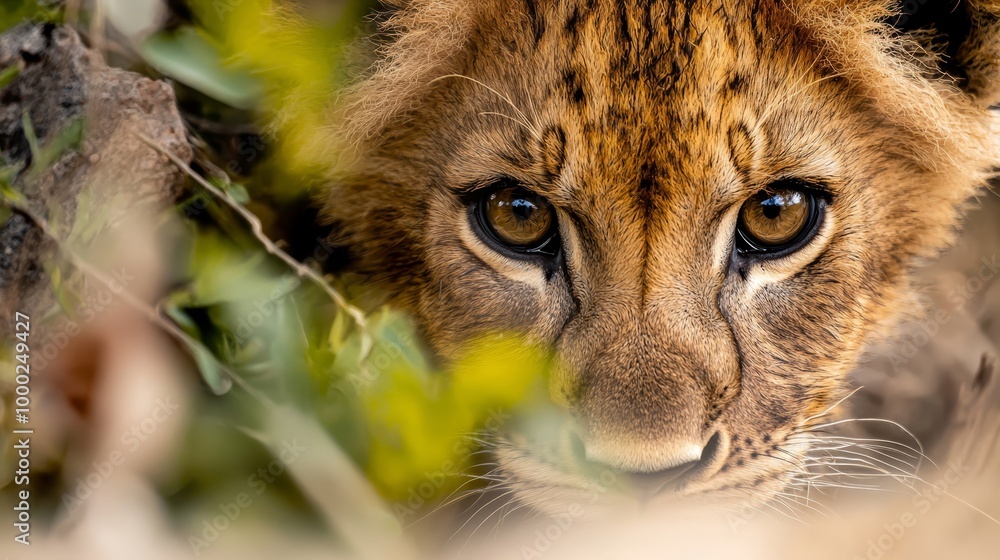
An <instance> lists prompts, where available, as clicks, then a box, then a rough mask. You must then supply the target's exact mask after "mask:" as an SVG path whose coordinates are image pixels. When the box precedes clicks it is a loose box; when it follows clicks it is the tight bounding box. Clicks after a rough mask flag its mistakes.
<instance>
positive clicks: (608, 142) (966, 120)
mask: <svg viewBox="0 0 1000 560" xmlns="http://www.w3.org/2000/svg"><path fill="white" fill-rule="evenodd" d="M938 4H941V3H935V2H934V1H933V0H929V2H928V3H927V6H928V8H927V9H934V10H937V11H938V12H940V14H941V17H952V18H954V17H961V18H964V19H963V20H962V21H964V22H966V29H967V32H966V33H962V34H960V36H959V35H956V36H945V35H943V34H942V32H941V31H940V30H939V29H938V28H936V27H934V26H931V27H928V28H922V29H909V28H906V27H905V26H901V27H893V26H892V25H890V23H889V22H892V21H894V19H893V16H894V11H893V9H894V8H893V6H892V5H891V4H890V3H889V2H884V1H876V0H842V1H833V0H813V1H808V0H794V1H792V0H788V1H772V2H767V1H763V0H761V1H757V2H744V1H735V0H704V1H701V0H689V1H684V2H666V1H653V2H618V1H610V0H579V1H572V0H567V1H562V2H556V1H550V0H523V1H516V0H515V1H510V2H499V1H480V2H473V1H469V0H412V1H409V2H402V3H401V4H400V5H399V6H396V7H395V8H394V11H393V12H392V14H391V15H390V16H389V17H388V18H387V19H386V20H385V23H384V25H383V28H382V30H381V32H382V34H383V36H384V37H385V39H386V42H385V43H384V45H383V46H382V47H381V48H380V51H379V53H378V57H379V62H377V63H376V64H375V65H374V66H373V67H372V68H371V70H370V72H369V73H368V74H367V76H366V77H365V78H364V79H363V80H361V81H360V82H359V83H358V84H357V85H355V86H354V87H353V88H352V89H350V90H349V91H347V92H346V93H345V94H344V96H343V98H342V99H341V102H342V103H341V113H340V114H341V117H342V119H341V122H339V123H338V125H337V128H336V131H337V137H338V138H347V139H350V141H351V142H352V143H353V146H354V147H355V149H356V154H357V158H356V159H355V161H354V162H353V164H352V165H351V166H350V167H349V168H348V169H347V170H343V171H342V172H341V173H340V174H339V175H338V176H337V177H336V179H335V181H334V182H333V184H332V186H331V190H330V194H329V197H328V199H327V200H328V201H327V203H326V215H327V216H328V217H329V219H330V220H331V221H332V222H334V223H335V224H336V225H337V231H338V232H339V235H340V237H339V241H340V242H341V243H343V244H345V245H346V246H347V247H348V248H349V249H350V251H351V252H352V254H353V256H354V258H355V260H354V266H355V269H356V270H357V271H358V272H360V273H362V274H365V275H367V276H368V277H369V278H370V280H371V281H372V282H374V283H377V284H378V285H380V286H381V287H383V288H384V289H385V290H386V293H387V294H389V296H390V298H391V301H392V302H393V303H395V304H396V305H399V306H401V307H403V308H405V309H407V310H408V311H410V312H411V313H413V315H414V317H415V318H416V320H417V322H418V324H419V325H420V327H421V329H422V331H423V332H424V334H425V335H426V337H427V339H428V341H429V342H430V344H431V346H432V347H433V349H434V350H435V351H436V352H437V353H438V354H439V355H440V356H441V357H442V358H443V359H447V358H449V357H450V356H453V355H455V354H456V353H457V352H459V351H460V350H461V349H462V348H463V345H464V344H465V343H466V342H467V341H468V340H469V339H470V337H473V336H478V335H481V334H484V333H489V332H496V331H509V330H515V331H519V332H523V333H526V334H527V335H529V336H530V337H531V338H533V339H534V340H537V341H541V342H544V343H547V344H552V345H554V347H555V350H556V353H557V356H558V368H557V374H556V376H555V379H554V381H553V388H552V389H553V394H554V395H555V397H556V399H557V400H558V401H559V402H561V403H562V404H563V405H564V406H565V407H566V409H567V410H568V411H570V412H571V413H572V415H573V416H574V417H575V418H576V419H577V420H578V421H579V425H578V431H579V434H580V437H581V438H582V439H583V441H584V443H585V446H586V450H587V453H588V455H590V456H591V458H593V459H596V460H599V461H600V462H603V463H606V464H608V465H609V466H610V467H612V468H614V469H617V470H621V471H652V470H657V469H660V468H664V467H665V466H669V465H670V464H673V463H674V462H676V459H677V458H678V457H680V456H681V455H683V452H684V449H686V448H687V447H688V446H690V445H696V446H698V447H700V446H703V445H705V443H706V442H707V441H708V440H709V438H711V437H712V436H713V435H714V434H720V437H722V438H723V440H724V441H723V442H722V443H721V445H720V446H719V448H718V449H717V453H718V454H719V455H720V458H718V462H719V465H717V466H720V468H718V469H715V470H713V474H712V476H707V477H704V478H703V479H696V480H693V481H691V482H690V483H689V484H687V485H686V486H685V489H684V492H685V493H687V494H699V493H715V494H726V493H729V494H731V495H733V496H737V497H739V496H742V497H745V495H746V494H747V493H750V494H760V495H766V494H767V493H768V492H772V491H776V490H778V489H780V488H781V486H782V484H783V483H784V481H786V480H787V475H788V473H789V471H790V469H791V467H790V466H789V465H791V464H793V463H794V461H789V460H788V457H801V456H802V454H804V453H805V452H806V450H807V448H808V438H804V437H800V436H802V435H803V432H804V431H805V430H807V429H808V427H809V426H810V423H815V422H816V417H817V415H819V414H822V413H823V412H824V411H826V410H827V409H828V408H829V407H830V406H831V405H832V404H833V403H835V402H836V400H837V399H839V398H840V397H842V396H843V395H844V389H845V387H844V385H845V383H844V379H845V377H846V375H847V374H848V373H849V372H850V370H851V369H852V368H853V367H854V365H855V363H856V361H857V359H858V357H859V356H860V355H861V353H862V352H863V351H864V349H865V347H866V345H867V344H869V343H870V342H871V341H872V339H873V338H874V337H877V336H880V335H882V334H885V333H886V332H887V330H888V328H889V326H890V325H892V323H893V318H894V317H896V316H898V315H899V313H900V312H901V311H903V308H904V307H905V306H906V304H907V302H909V301H910V299H909V297H908V289H909V284H908V280H907V278H908V273H909V271H910V269H911V268H912V267H913V266H914V264H915V263H917V262H918V261H919V260H920V259H924V258H927V257H930V256H933V255H935V254H936V253H938V252H939V251H940V250H941V249H942V248H944V247H946V246H947V244H948V243H949V242H951V240H952V239H953V237H954V232H955V231H956V229H957V227H958V226H959V225H960V220H961V214H962V208H963V204H964V203H965V202H966V201H968V200H969V199H970V197H972V196H974V195H975V194H976V192H977V190H978V189H980V188H981V187H982V186H983V184H984V182H985V180H986V179H987V178H988V177H989V176H990V175H991V173H992V171H993V167H994V166H995V165H997V163H998V162H1000V145H998V136H1000V135H998V134H996V132H997V131H998V128H997V119H996V117H994V116H993V113H992V112H991V111H990V110H989V107H990V106H991V105H993V104H994V103H996V102H997V101H998V98H1000V91H998V84H1000V80H997V73H998V71H1000V65H998V56H997V55H998V52H1000V50H998V49H1000V24H998V17H997V16H998V15H1000V3H997V2H985V1H978V2H971V1H969V2H961V3H960V4H959V5H958V7H957V8H955V9H954V10H953V9H951V6H950V5H949V6H944V8H945V9H942V6H941V5H938ZM896 21H902V20H896ZM941 29H948V27H947V26H944V25H942V26H941ZM501 175H503V176H508V177H512V178H514V179H516V180H518V181H520V182H521V183H523V184H525V185H527V186H528V187H529V188H531V189H533V190H535V191H536V192H538V193H539V194H541V195H543V196H545V197H547V198H548V199H549V200H550V201H551V202H552V203H553V204H554V205H555V207H556V208H557V211H558V215H559V222H560V235H561V236H562V240H563V251H564V259H565V261H564V265H563V266H561V267H560V268H559V270H556V271H548V272H546V271H543V270H542V268H541V267H539V266H538V265H537V264H535V263H524V262H518V261H514V260H511V259H508V258H506V257H503V256H501V255H499V254H497V253H495V252H493V251H491V250H490V248H489V247H488V246H486V245H485V244H483V243H482V242H481V241H480V240H478V239H477V238H476V236H475V235H474V234H473V233H471V231H470V229H469V227H468V223H467V222H468V212H467V209H466V206H465V204H464V203H463V198H462V197H461V196H460V195H459V193H460V192H462V191H465V190H468V189H470V188H474V187H475V186H476V185H480V184H482V183H484V182H488V181H489V180H491V179H493V178H495V177H498V176H501ZM788 177H798V178H804V179H808V180H811V181H818V182H821V183H822V184H824V185H826V186H827V188H828V189H829V190H830V191H831V193H832V202H831V204H830V208H829V212H828V219H827V221H826V223H825V224H824V226H823V228H822V230H821V232H820V234H819V235H818V236H817V238H816V239H814V240H813V241H812V242H810V244H809V245H808V246H806V247H805V248H803V249H802V250H801V251H799V252H798V253H797V254H793V255H790V256H788V257H785V258H782V259H779V260H776V261H771V262H765V263H757V264H752V265H748V266H746V267H745V268H744V269H741V270H737V269H736V268H737V267H735V266H734V264H733V263H734V262H735V261H733V260H732V259H731V255H732V252H733V231H734V228H735V215H736V211H737V210H738V209H739V207H740V205H741V204H742V203H743V201H744V200H746V199H747V198H748V197H750V196H753V195H754V193H756V192H758V191H759V190H760V189H761V188H763V187H765V186H766V185H767V184H768V183H769V182H770V181H773V180H775V179H780V178H788ZM526 450H527V451H528V453H525V451H526ZM782 454H784V456H783V455H782ZM563 455H564V454H563V453H561V452H560V451H558V450H552V449H551V448H541V447H540V446H539V445H537V444H535V443H532V441H531V438H530V437H529V435H524V434H521V435H516V434H515V435H510V436H509V437H508V438H507V439H505V440H504V441H503V443H501V445H500V446H499V449H498V456H499V458H500V461H501V468H502V472H503V473H504V476H506V477H508V479H509V480H510V483H511V485H512V486H514V487H516V488H517V489H518V490H519V492H520V496H521V498H522V499H524V500H526V501H528V502H532V501H537V498H538V497H539V496H541V495H544V492H545V491H546V490H547V489H550V488H553V487H557V486H565V485H569V486H573V485H578V486H580V487H581V488H583V487H585V484H584V483H583V482H581V481H580V480H579V479H578V478H574V476H575V475H572V474H570V473H569V472H567V471H566V470H565V469H563V468H561V466H560V463H559V461H558V460H556V459H555V458H557V457H561V456H563Z"/></svg>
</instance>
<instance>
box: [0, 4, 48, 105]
mask: <svg viewBox="0 0 1000 560" xmlns="http://www.w3.org/2000/svg"><path fill="white" fill-rule="evenodd" d="M61 20H62V7H61V6H60V3H59V2H55V1H51V0H49V1H46V0H3V2H0V33H2V32H3V31H6V30H7V29H8V28H10V27H13V26H15V25H17V24H19V23H22V22H24V21H47V22H58V21H61ZM3 85H4V83H3V79H0V87H3Z"/></svg>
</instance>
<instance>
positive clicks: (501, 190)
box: [473, 181, 559, 255]
mask: <svg viewBox="0 0 1000 560" xmlns="http://www.w3.org/2000/svg"><path fill="white" fill-rule="evenodd" d="M473 211H474V214H475V218H476V220H477V221H478V225H479V226H480V229H481V230H482V231H483V232H484V233H485V234H486V236H485V237H487V240H488V241H490V242H492V243H493V244H494V245H499V246H500V247H501V248H502V249H505V250H507V251H512V252H514V253H515V254H526V255H530V254H540V255H554V254H555V253H556V251H557V250H558V248H559V247H558V246H559V243H558V242H557V240H556V237H557V228H556V213H555V209H554V208H552V205H551V204H549V202H548V201H547V200H545V198H543V197H541V196H539V195H537V194H535V193H533V192H531V191H529V190H527V189H526V188H524V187H522V186H520V185H519V184H517V183H515V182H513V181H503V182H501V183H500V184H498V185H496V186H494V187H493V188H490V189H486V190H485V192H484V194H482V195H481V197H480V198H479V199H478V200H477V201H476V202H475V203H474V206H473Z"/></svg>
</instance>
